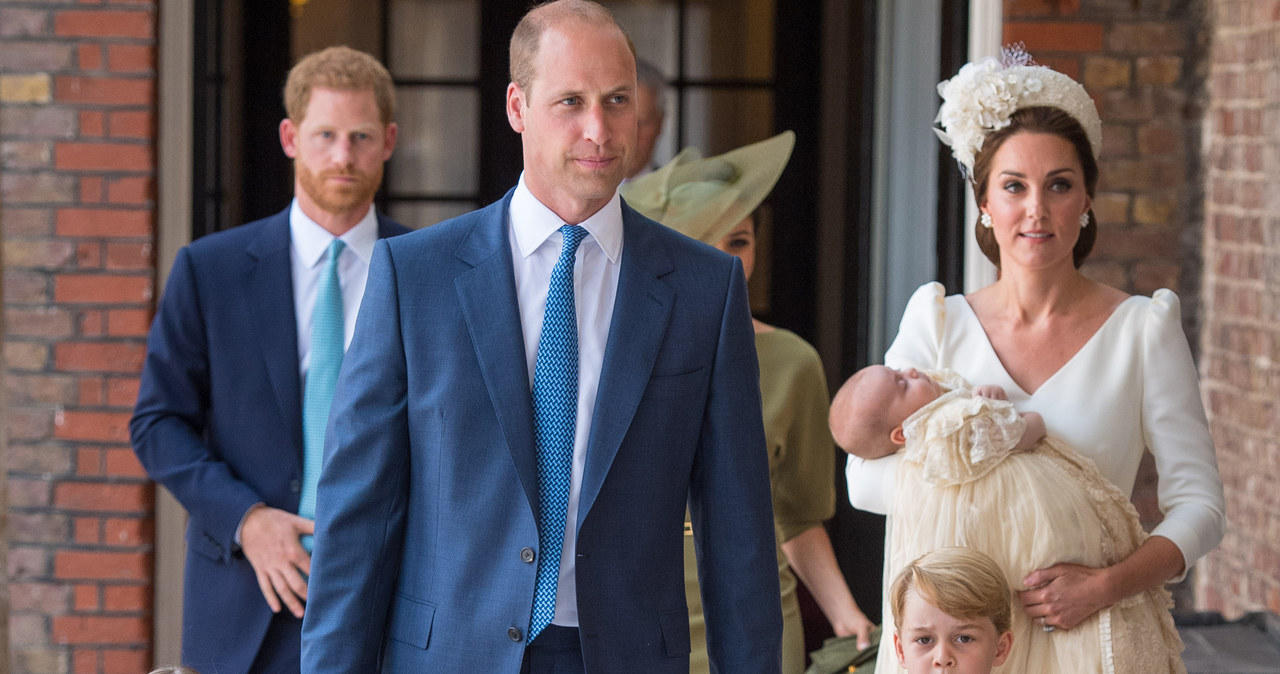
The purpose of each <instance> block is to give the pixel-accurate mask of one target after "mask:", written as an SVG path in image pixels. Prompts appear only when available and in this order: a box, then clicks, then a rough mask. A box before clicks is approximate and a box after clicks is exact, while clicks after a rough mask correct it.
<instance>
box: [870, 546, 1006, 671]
mask: <svg viewBox="0 0 1280 674" xmlns="http://www.w3.org/2000/svg"><path fill="white" fill-rule="evenodd" d="M889 598H890V607H891V608H892V610H893V621H894V624H896V625H897V629H896V630H895V631H894V633H893V648H894V651H895V652H896V653H897V655H898V663H899V664H900V665H901V666H902V667H904V668H906V670H907V672H908V673H909V674H921V673H923V672H947V673H948V674H989V673H990V672H991V669H992V668H993V667H998V666H1000V665H1001V664H1003V663H1004V661H1005V659H1006V658H1007V657H1009V650H1010V648H1011V647H1012V646H1013V632H1012V631H1011V630H1010V620H1011V615H1012V613H1011V612H1012V599H1011V595H1010V590H1009V585H1008V584H1007V583H1006V582H1005V580H1004V574H1003V573H1002V572H1001V571H1000V567H998V566H997V565H996V563H995V561H993V560H992V559H991V558H990V557H988V556H986V555H984V554H982V553H981V552H977V551H975V550H967V549H965V548H939V549H937V550H934V551H932V552H927V553H925V554H923V555H921V556H920V557H918V558H916V559H915V561H913V562H911V563H910V564H908V565H907V566H906V567H905V568H903V570H902V572H901V573H899V574H898V577H897V578H896V579H894V581H893V587H892V588H891V589H890V591H889Z"/></svg>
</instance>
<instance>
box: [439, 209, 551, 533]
mask: <svg viewBox="0 0 1280 674" xmlns="http://www.w3.org/2000/svg"><path fill="white" fill-rule="evenodd" d="M510 202H511V193H510V192H508V193H507V197H506V198H505V199H503V200H501V201H499V202H497V203H495V204H492V205H490V206H489V207H488V208H486V209H485V210H484V211H482V212H481V213H480V214H478V215H479V217H478V218H477V219H476V224H475V225H474V226H473V227H472V229H471V231H470V232H469V233H468V234H467V237H466V239H464V240H463V242H462V244H461V245H460V246H459V247H458V252H457V255H458V258H459V259H460V260H462V261H463V262H465V263H467V264H469V265H471V266H472V269H470V270H468V271H466V272H463V273H462V274H460V275H458V277H457V278H456V279H455V280H454V287H455V288H456V289H457V292H458V303H459V304H460V305H461V308H462V316H463V319H464V320H466V322H467V329H468V331H469V332H470V334H471V341H472V344H473V345H474V347H475V352H476V359H477V360H478V361H479V362H480V372H481V374H482V375H483V376H484V383H485V387H486V389H487V390H488V392H489V398H490V400H491V401H492V402H493V409H494V411H495V412H496V413H497V416H498V425H499V426H500V427H501V428H502V434H503V437H505V438H506V441H507V448H508V450H509V451H510V452H511V459H512V461H513V462H514V463H515V467H516V473H517V474H519V476H520V482H521V484H522V485H523V486H524V491H525V496H526V497H527V498H528V499H529V506H530V507H531V508H532V509H533V512H534V514H535V516H536V515H537V512H538V506H537V504H538V467H537V460H536V456H535V455H536V449H535V447H534V439H533V402H532V398H531V394H530V386H529V376H528V374H527V371H528V364H527V363H526V362H525V353H524V335H523V333H522V332H521V330H520V308H519V305H518V304H517V299H516V295H515V287H516V285H515V272H514V271H513V268H512V261H511V251H510V245H509V244H508V242H507V213H508V206H509V204H510Z"/></svg>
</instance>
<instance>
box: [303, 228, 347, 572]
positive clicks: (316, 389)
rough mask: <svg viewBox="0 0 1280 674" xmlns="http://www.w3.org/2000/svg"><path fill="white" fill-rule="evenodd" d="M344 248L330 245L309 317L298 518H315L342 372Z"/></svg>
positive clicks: (308, 540) (309, 539) (305, 539)
mask: <svg viewBox="0 0 1280 674" xmlns="http://www.w3.org/2000/svg"><path fill="white" fill-rule="evenodd" d="M343 246H344V244H343V243H342V240H341V239H334V240H333V243H331V244H329V263H328V264H327V265H326V266H325V268H324V274H323V275H322V276H321V277H320V287H319V289H318V290H317V291H316V305H315V309H314V310H313V312H312V314H311V363H310V364H309V365H308V366H307V384H306V390H305V391H304V392H303V394H302V447H303V452H304V454H303V463H302V500H301V501H300V502H299V503H298V514H299V515H301V516H303V517H306V518H308V519H315V516H316V485H317V484H319V482H320V465H321V464H322V463H323V461H324V429H325V426H327V425H329V407H330V406H331V405H332V404H333V389H334V386H336V385H337V383H338V370H340V369H342V337H343V325H344V323H343V319H342V284H341V283H339V282H338V256H339V255H341V254H342V248H343ZM311 545H312V537H311V536H303V537H302V546H303V547H304V548H306V549H307V550H308V551H310V550H311Z"/></svg>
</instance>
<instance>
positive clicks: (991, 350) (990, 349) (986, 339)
mask: <svg viewBox="0 0 1280 674" xmlns="http://www.w3.org/2000/svg"><path fill="white" fill-rule="evenodd" d="M1138 297H1139V295H1130V296H1129V297H1126V298H1125V299H1123V300H1121V302H1120V303H1119V304H1117V305H1116V306H1115V308H1114V309H1112V310H1111V314H1110V315H1108V316H1107V318H1106V320H1104V321H1103V322H1102V325H1099V326H1098V329H1097V330H1094V331H1093V334H1092V335H1089V339H1087V340H1085V342H1084V344H1081V345H1080V348H1079V349H1076V352H1075V353H1073V354H1071V357H1070V358H1068V359H1067V361H1066V362H1065V363H1063V364H1062V365H1061V366H1060V367H1059V368H1058V369H1057V370H1054V372H1053V374H1051V375H1049V376H1048V377H1046V378H1045V380H1044V381H1042V382H1040V385H1039V386H1037V387H1036V389H1035V390H1034V391H1027V390H1026V389H1024V388H1023V387H1022V385H1021V384H1019V383H1018V381H1017V380H1016V379H1014V378H1013V375H1011V374H1009V368H1007V367H1005V364H1004V361H1002V360H1000V354H998V353H996V348H995V346H994V345H992V344H991V337H990V335H988V334H987V329H986V326H984V325H983V324H982V321H981V320H979V319H978V314H977V312H975V311H974V310H973V306H972V305H971V304H969V298H967V297H965V296H964V295H961V296H960V301H961V303H962V304H964V308H965V311H966V312H967V313H968V316H969V319H970V320H972V321H973V322H974V324H976V325H977V326H978V331H979V332H980V333H981V334H982V342H983V344H985V345H986V347H987V353H988V355H989V356H990V357H991V360H992V361H994V362H995V363H996V364H997V365H998V366H999V367H1000V371H1001V372H1003V373H1004V378H1005V379H1007V380H1008V381H1009V383H1011V384H1013V385H1014V386H1015V387H1017V389H1018V392H1020V393H1021V394H1022V395H1024V396H1026V397H1027V398H1028V399H1030V398H1034V397H1035V396H1036V394H1037V393H1039V392H1040V391H1042V390H1044V388H1045V387H1046V386H1048V385H1049V384H1051V383H1053V381H1054V380H1055V379H1057V378H1058V375H1060V374H1061V373H1062V371H1063V370H1065V369H1067V368H1069V367H1071V364H1072V363H1074V362H1075V361H1076V359H1077V358H1079V357H1080V354H1082V353H1084V352H1085V351H1086V350H1088V349H1089V347H1090V346H1092V345H1093V343H1094V342H1096V341H1098V335H1101V334H1102V333H1103V332H1104V331H1106V330H1107V327H1108V326H1110V325H1111V324H1112V323H1114V322H1115V321H1116V317H1117V316H1118V315H1119V314H1120V312H1121V310H1122V309H1123V308H1124V307H1125V305H1126V304H1129V302H1130V301H1131V300H1135V299H1137V298H1138Z"/></svg>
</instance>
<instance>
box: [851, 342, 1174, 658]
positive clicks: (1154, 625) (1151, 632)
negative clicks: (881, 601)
mask: <svg viewBox="0 0 1280 674" xmlns="http://www.w3.org/2000/svg"><path fill="white" fill-rule="evenodd" d="M1003 398H1004V392H1003V391H1002V390H1001V389H1000V388H999V387H994V386H985V387H980V388H978V389H970V388H969V386H968V384H967V383H966V382H965V381H964V380H963V379H961V378H960V377H959V376H958V375H956V374H955V373H951V372H934V373H928V374H925V373H920V372H918V371H916V370H907V371H905V372H899V371H897V370H893V369H891V368H887V367H885V366H882V365H873V366H870V367H867V368H863V369H862V370H859V371H858V372H857V373H855V374H854V375H853V377H851V378H850V379H849V380H848V381H847V382H846V383H845V384H844V386H843V387H841V389H840V391H839V392H838V393H837V394H836V397H835V399H834V400H833V401H832V403H831V430H832V434H833V435H834V436H835V440H836V443H837V444H839V445H840V446H841V447H842V448H843V449H844V450H845V451H847V452H850V453H851V454H854V455H856V456H860V457H862V458H864V459H874V458H879V457H881V456H885V455H887V454H891V453H893V452H895V451H898V450H899V449H901V451H903V452H904V454H903V459H904V460H903V461H902V462H901V463H900V464H899V467H898V471H897V482H896V484H895V485H893V497H892V505H891V509H890V514H891V515H892V516H893V517H892V519H891V522H892V524H891V527H890V530H889V532H888V541H887V542H886V546H885V578H886V579H890V578H894V577H895V576H896V575H897V574H898V572H899V571H900V570H901V569H902V568H903V567H904V566H905V565H906V564H908V563H909V562H910V561H911V560H913V559H915V558H917V557H919V556H920V555H921V554H923V553H925V552H928V551H930V550H934V549H937V548H943V547H952V546H959V547H966V548H971V549H975V550H978V551H980V552H983V553H986V554H987V555H989V556H990V557H991V558H992V559H994V560H995V561H996V563H997V564H999V565H1000V568H1001V569H1003V570H1004V573H1005V576H1006V580H1007V581H1008V582H1009V585H1010V587H1012V588H1013V589H1014V590H1015V591H1021V590H1025V589H1027V588H1026V587H1025V586H1024V585H1022V579H1023V578H1025V577H1026V576H1027V575H1028V574H1030V573H1031V572H1032V571H1035V570H1037V569H1042V568H1046V567H1049V566H1053V565H1054V564H1057V563H1062V562H1070V563H1075V564H1080V565H1083V566H1089V567H1094V568H1101V567H1106V566H1110V565H1112V564H1115V563H1117V562H1119V561H1120V560H1123V559H1124V558H1125V557H1127V556H1128V555H1129V554H1131V553H1132V552H1133V551H1134V550H1136V549H1137V548H1138V546H1140V545H1141V544H1142V543H1143V541H1145V540H1146V537H1147V535H1146V533H1145V532H1144V531H1143V529H1142V526H1141V524H1140V523H1139V519H1138V513H1137V511H1136V510H1134V508H1133V505H1132V504H1131V503H1130V502H1129V500H1128V499H1127V498H1125V496H1124V494H1122V493H1121V492H1120V490H1119V488H1117V487H1116V486H1115V485H1113V484H1112V483H1111V482H1110V481H1108V480H1107V479H1106V478H1105V477H1103V476H1102V474H1101V473H1100V472H1099V471H1098V469H1097V467H1096V466H1095V465H1094V463H1093V462H1092V461H1091V460H1089V459H1087V458H1085V457H1083V456H1081V455H1080V454H1079V453H1078V452H1076V451H1075V450H1074V449H1072V448H1071V447H1069V446H1067V445H1066V444H1065V443H1062V442H1060V441H1058V440H1056V439H1054V438H1052V437H1048V436H1046V435H1045V427H1044V420H1043V419H1042V418H1040V415H1038V414H1035V413H1028V414H1025V415H1024V414H1019V413H1018V411H1017V410H1016V409H1014V407H1013V404H1012V403H1009V402H1007V401H1005V400H1003ZM1027 449H1029V450H1030V451H1021V450H1027ZM1171 606H1172V599H1171V597H1170V595H1169V592H1168V591H1167V590H1165V589H1164V588H1153V589H1150V590H1147V591H1144V592H1140V593H1138V594H1135V595H1132V596H1130V597H1127V598H1125V599H1123V600H1121V601H1120V602H1118V603H1116V604H1114V605H1112V606H1109V607H1107V608H1104V609H1102V610H1100V611H1098V612H1097V613H1095V614H1094V615H1092V616H1090V617H1089V618H1088V619H1086V620H1085V621H1084V622H1082V623H1080V624H1079V625H1077V626H1075V627H1074V628H1072V629H1070V630H1064V629H1057V630H1048V629H1047V628H1044V629H1042V626H1041V625H1040V624H1038V623H1032V622H1031V620H1030V619H1029V618H1028V617H1027V615H1026V613H1025V612H1024V611H1020V610H1015V611H1014V612H1013V613H1014V616H1013V634H1014V640H1013V642H1014V647H1013V652H1012V653H1011V654H1010V656H1009V658H1008V660H1006V661H1005V663H1004V665H1002V666H1001V667H998V668H996V669H995V670H994V671H995V672H998V673H1004V672H1008V673H1010V674H1012V673H1018V674H1022V673H1024V672H1037V673H1053V672H1061V673H1064V674H1065V673H1075V672H1105V673H1107V674H1111V673H1113V672H1114V673H1119V674H1130V673H1131V674H1152V673H1156V672H1178V673H1181V672H1185V671H1186V669H1185V667H1184V666H1183V664H1182V659H1181V657H1180V655H1179V654H1180V653H1181V651H1182V641H1181V639H1179V637H1178V634H1177V631H1176V630H1175V628H1174V626H1173V619H1172V617H1171V616H1170V614H1169V608H1170V607H1171ZM884 615H885V616H886V619H887V620H891V618H890V617H889V616H890V611H889V610H888V609H887V608H886V610H885V611H884ZM883 631H884V633H885V634H890V633H892V632H893V626H892V625H885V626H884V629H883ZM887 651H888V649H881V657H880V658H879V660H878V661H877V665H876V672H878V673H879V674H885V673H900V672H904V671H905V670H903V669H901V668H900V667H899V665H898V663H897V662H896V661H895V658H893V657H889V654H888V653H887Z"/></svg>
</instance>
